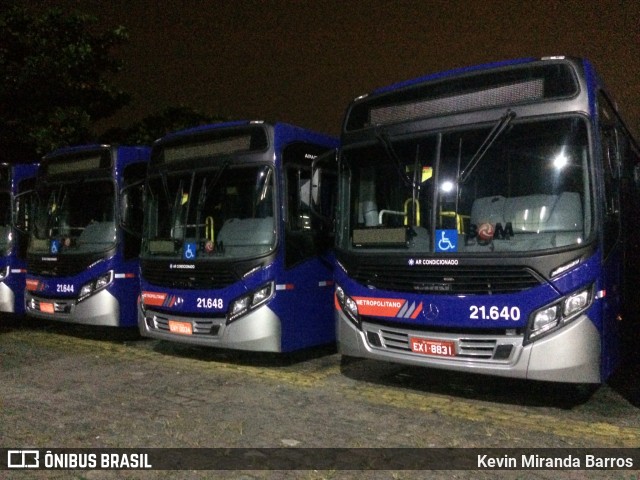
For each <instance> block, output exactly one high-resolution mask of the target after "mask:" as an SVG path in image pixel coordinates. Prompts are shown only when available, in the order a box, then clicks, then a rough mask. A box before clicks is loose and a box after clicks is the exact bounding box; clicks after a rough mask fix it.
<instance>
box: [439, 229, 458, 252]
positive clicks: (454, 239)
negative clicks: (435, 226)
mask: <svg viewBox="0 0 640 480" xmlns="http://www.w3.org/2000/svg"><path fill="white" fill-rule="evenodd" d="M457 251H458V231H457V230H455V229H452V230H436V252H457Z"/></svg>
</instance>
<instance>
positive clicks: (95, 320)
mask: <svg viewBox="0 0 640 480" xmlns="http://www.w3.org/2000/svg"><path fill="white" fill-rule="evenodd" d="M24 297H25V302H24V303H25V312H26V314H27V315H28V316H30V317H34V318H42V319H51V320H60V321H63V322H69V323H80V324H83V325H101V326H107V327H118V326H120V305H119V303H118V300H117V299H116V297H114V296H113V295H111V293H109V291H108V290H101V291H100V292H98V293H96V294H95V295H91V296H90V297H89V298H87V299H85V300H83V301H81V302H78V301H77V300H74V299H70V298H64V299H62V298H60V299H51V298H42V297H38V296H36V295H33V294H32V293H31V292H28V291H27V292H25V295H24ZM41 304H53V306H54V313H47V312H44V311H42V309H41Z"/></svg>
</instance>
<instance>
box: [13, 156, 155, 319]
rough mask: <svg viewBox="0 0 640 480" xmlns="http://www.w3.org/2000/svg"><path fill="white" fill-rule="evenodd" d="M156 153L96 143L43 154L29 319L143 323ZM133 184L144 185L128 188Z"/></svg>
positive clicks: (27, 303) (31, 262) (31, 254)
mask: <svg viewBox="0 0 640 480" xmlns="http://www.w3.org/2000/svg"><path fill="white" fill-rule="evenodd" d="M149 153H150V149H149V148H148V147H143V146H109V145H89V146H77V147H68V148H63V149H59V150H56V151H54V152H52V153H50V154H48V155H46V156H45V157H44V158H43V159H42V162H41V164H40V170H39V172H38V177H37V182H36V187H35V192H34V201H33V203H34V207H33V213H32V217H33V218H32V225H31V238H30V241H29V246H28V251H27V280H26V291H25V311H26V314H27V316H30V317H35V318H41V319H52V320H59V321H63V322H70V323H80V324H85V325H96V326H111V327H120V326H122V327H127V326H135V325H136V324H137V319H136V304H137V297H138V295H139V292H140V286H139V281H140V279H139V275H138V270H139V260H138V257H139V253H140V241H141V240H140V235H139V232H140V230H141V227H142V184H143V181H144V178H145V175H146V169H147V164H148V159H149ZM133 185H137V189H136V188H127V187H130V186H133ZM125 188H126V189H127V190H126V193H124V192H123V190H124V189H125ZM123 217H127V218H128V220H129V222H130V223H131V224H135V223H136V222H137V229H138V235H136V234H135V232H133V233H132V232H130V231H125V230H124V229H122V228H120V223H121V219H122V218H123Z"/></svg>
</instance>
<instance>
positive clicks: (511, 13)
mask: <svg viewBox="0 0 640 480" xmlns="http://www.w3.org/2000/svg"><path fill="white" fill-rule="evenodd" d="M30 3H33V4H38V3H40V2H35V1H34V2H30ZM41 4H46V5H54V4H57V5H60V6H64V7H67V8H69V7H70V8H75V9H77V10H81V11H85V12H89V13H93V14H95V15H97V16H98V17H99V18H100V20H101V22H102V23H103V24H104V25H106V26H107V27H111V28H112V27H115V26H116V25H124V26H125V27H127V29H128V31H129V34H130V41H129V43H128V45H126V46H125V47H123V48H121V49H120V50H119V51H118V52H117V56H118V57H119V58H121V59H122V60H124V61H125V63H126V65H125V68H124V70H123V71H122V72H121V73H120V74H119V75H118V76H117V77H116V79H115V81H116V83H117V85H118V86H120V87H121V88H123V89H124V90H126V91H128V92H129V93H131V94H132V95H133V103H132V106H131V107H129V108H127V109H125V110H123V111H122V112H121V113H120V114H118V115H117V116H116V117H114V118H113V119H112V120H111V121H110V122H109V125H108V126H114V125H120V126H128V125H129V124H131V123H132V122H133V121H135V120H138V119H140V118H142V117H144V116H146V115H149V114H152V113H156V112H157V111H158V110H160V109H162V108H164V107H168V106H177V105H185V106H190V107H193V108H196V109H198V110H200V111H203V112H206V113H211V114H219V115H224V116H227V117H230V118H234V119H236V118H237V119H245V118H248V119H264V120H278V121H285V122H289V123H293V124H298V125H301V126H305V127H309V128H314V129H317V130H321V131H324V132H327V133H331V134H336V135H337V134H338V133H339V130H340V126H341V122H342V116H343V114H344V111H345V108H346V106H347V104H348V102H349V101H351V100H352V99H353V98H355V97H356V96H358V95H361V94H363V93H366V92H369V91H371V90H372V89H374V88H377V87H381V86H385V85H388V84H390V83H394V82H397V81H401V80H406V79H409V78H413V77H417V76H421V75H425V74H429V73H434V72H437V71H441V70H448V69H451V68H457V67H463V66H468V65H473V64H477V63H484V62H490V61H496V60H504V59H508V58H520V57H529V56H534V57H537V56H547V55H575V56H585V57H587V58H589V59H591V60H592V61H593V62H594V63H595V65H596V68H597V69H598V70H599V71H600V73H601V75H602V76H603V77H604V78H605V81H606V83H607V85H608V87H609V90H610V91H611V92H612V94H613V96H614V98H616V99H617V101H618V104H619V105H620V106H621V110H622V112H623V114H624V115H625V117H626V119H627V122H628V123H629V126H630V127H631V128H632V129H633V130H634V132H636V134H638V132H640V82H639V78H638V72H639V70H640V68H639V67H640V2H638V1H626V0H598V1H590V0H585V1H573V0H566V1H550V0H549V1H546V0H545V1H495V0H434V1H399V0H396V1H382V0H343V1H340V0H330V1H329V0H325V1H303V0H300V1H296V0H270V1H267V0H264V1H245V0H237V1H233V0H228V1H204V0H202V1H196V0H191V1H190V0H172V1H157V2H154V1H143V0H110V1H103V0H58V1H55V2H53V1H49V2H46V3H41Z"/></svg>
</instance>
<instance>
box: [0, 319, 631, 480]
mask: <svg viewBox="0 0 640 480" xmlns="http://www.w3.org/2000/svg"><path fill="white" fill-rule="evenodd" d="M1 320H2V321H0V448H20V447H24V448H26V447H33V448H55V447H69V448H88V447H100V448H102V447H132V448H141V447H145V448H149V447H176V448H185V447H225V448H236V447H243V448H267V447H296V448H305V447H307V448H314V447H340V448H341V447H348V448H353V447H360V448H362V447H467V448H472V447H476V448H489V447H513V448H518V447H538V448H544V447H549V448H556V447H569V448H580V447H588V448H600V447H602V448H605V447H606V448H609V447H633V448H637V447H639V446H640V415H639V408H640V367H639V365H640V362H639V361H638V356H637V355H635V356H634V355H631V356H630V357H629V360H628V361H627V362H626V363H625V365H624V366H623V368H622V370H621V371H620V372H619V373H618V374H617V375H616V376H615V378H614V379H613V380H612V381H611V382H609V384H607V385H604V386H603V387H601V388H600V389H599V390H597V391H596V392H595V393H593V394H592V395H591V396H590V397H588V398H578V397H577V396H575V395H574V394H573V392H571V391H568V390H565V389H562V388H555V387H554V386H553V385H549V384H538V383H533V384H532V383H525V382H519V381H511V380H505V379H493V378H487V377H476V376H469V375H460V374H452V373H449V372H440V371H435V370H426V369H419V368H409V367H404V366H399V365H392V364H386V363H381V362H374V361H364V360H363V361H355V362H349V363H347V364H343V362H341V359H340V356H339V355H338V354H336V353H335V351H334V350H332V349H331V348H326V349H318V350H315V351H311V352H305V353H303V354H298V355H293V356H285V357H283V356H276V355H264V354H252V353H236V352H229V351H223V350H214V349H206V348H194V347H189V346H183V345H179V344H172V343H167V342H159V341H152V340H144V339H139V338H137V335H136V332H133V331H128V332H123V331H118V330H112V329H109V330H104V329H93V328H86V327H79V326H71V325H54V324H45V323H42V322H36V321H27V320H23V319H19V320H17V321H16V320H10V321H9V320H7V319H1ZM238 469H239V470H237V471H225V472H210V471H197V472H196V471H165V472H157V471H156V472H126V471H120V472H115V471H87V472H69V471H58V472H51V471H49V472H44V471H39V472H27V473H24V472H13V471H12V472H6V471H5V472H1V471H0V478H4V477H3V476H2V475H3V474H7V473H11V474H12V475H13V476H8V477H7V478H20V479H22V478H25V479H26V478H47V479H49V478H65V479H66V478H78V479H112V478H143V479H146V478H175V479H183V478H185V479H186V478H234V479H242V480H250V479H262V478H269V479H271V478H299V479H308V480H319V479H347V478H348V479H350V478H361V477H363V476H364V477H366V478H376V479H377V478H381V479H396V480H401V479H413V478H465V479H466V478H487V479H488V478H523V479H524V478H539V479H551V478H576V479H578V478H580V479H582V478H615V479H625V480H630V479H632V478H633V479H638V478H639V472H640V470H635V471H609V472H585V471H572V472H558V471H538V472H470V471H439V472H438V471H437V472H416V471H407V470H397V471H389V470H383V471H367V472H354V471H342V470H340V471H337V470H335V471H331V470H322V471H313V470H305V471H252V470H242V466H241V465H239V466H238ZM16 473H19V474H18V475H16Z"/></svg>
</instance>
